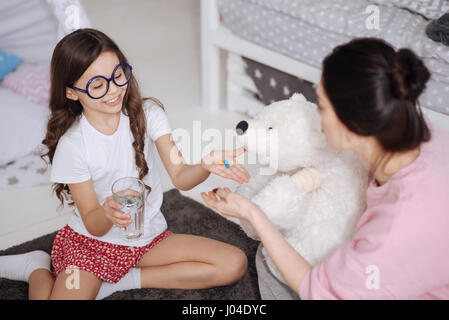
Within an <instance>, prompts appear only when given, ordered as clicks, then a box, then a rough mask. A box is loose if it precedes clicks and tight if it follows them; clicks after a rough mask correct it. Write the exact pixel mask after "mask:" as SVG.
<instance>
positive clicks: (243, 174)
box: [201, 148, 250, 183]
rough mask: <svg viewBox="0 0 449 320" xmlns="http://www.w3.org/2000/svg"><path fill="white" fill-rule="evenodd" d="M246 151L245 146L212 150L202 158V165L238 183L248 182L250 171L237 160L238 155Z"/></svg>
mask: <svg viewBox="0 0 449 320" xmlns="http://www.w3.org/2000/svg"><path fill="white" fill-rule="evenodd" d="M245 151H246V150H245V148H239V149H236V150H218V151H212V152H211V153H209V154H208V155H206V156H205V157H203V159H201V166H202V167H203V168H204V169H205V170H207V171H209V172H211V173H215V174H216V175H219V176H221V177H223V178H228V179H232V180H235V181H237V182H238V183H246V182H248V181H249V178H250V175H249V173H248V171H246V169H245V168H244V167H243V166H242V165H241V164H238V163H237V162H236V160H235V158H236V157H238V156H240V155H241V154H243V153H244V152H245ZM225 162H227V163H228V164H229V168H227V167H226V165H225Z"/></svg>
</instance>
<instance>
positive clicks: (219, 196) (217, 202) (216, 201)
mask: <svg viewBox="0 0 449 320" xmlns="http://www.w3.org/2000/svg"><path fill="white" fill-rule="evenodd" d="M201 196H202V197H203V200H204V201H205V202H206V203H207V205H208V206H210V207H212V208H214V209H216V210H218V211H219V212H220V213H222V214H223V215H225V216H227V217H232V218H238V219H243V220H247V221H250V220H251V214H252V213H253V212H255V210H257V209H258V208H259V207H258V206H257V205H256V204H255V203H253V202H252V201H251V200H249V199H248V198H245V197H244V196H242V195H240V194H238V193H235V192H232V191H231V190H229V189H228V188H224V189H223V188H216V189H214V190H212V191H209V192H208V193H205V192H201Z"/></svg>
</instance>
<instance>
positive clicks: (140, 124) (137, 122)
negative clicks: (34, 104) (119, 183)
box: [41, 29, 163, 205]
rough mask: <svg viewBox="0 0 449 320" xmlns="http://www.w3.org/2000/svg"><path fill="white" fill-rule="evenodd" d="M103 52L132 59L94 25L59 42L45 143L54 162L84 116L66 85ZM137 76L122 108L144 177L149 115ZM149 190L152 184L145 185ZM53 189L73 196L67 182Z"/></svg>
mask: <svg viewBox="0 0 449 320" xmlns="http://www.w3.org/2000/svg"><path fill="white" fill-rule="evenodd" d="M103 52H113V53H115V54H116V55H117V57H118V59H119V61H120V62H128V61H127V59H126V57H125V56H124V55H123V53H122V52H121V50H120V49H119V48H118V46H117V45H116V44H115V43H114V41H113V40H111V39H110V38H109V37H108V36H107V35H105V34H104V33H102V32H100V31H98V30H94V29H79V30H76V31H74V32H72V33H70V34H69V35H67V36H65V37H64V38H63V39H62V40H61V41H59V43H58V44H57V45H56V47H55V49H54V51H53V56H52V59H51V68H50V78H51V85H50V86H51V89H50V102H49V106H50V117H49V120H48V123H47V133H46V136H45V138H44V140H43V141H42V144H43V145H45V146H47V148H48V152H47V153H45V154H42V155H41V158H42V159H43V160H44V161H45V159H44V157H46V156H47V157H48V158H49V160H50V164H51V163H53V156H54V154H55V150H56V146H57V144H58V141H59V139H60V138H61V137H62V136H63V135H64V133H65V132H66V131H67V130H68V129H69V128H70V126H71V125H72V124H73V123H74V122H75V121H76V120H77V119H78V118H79V117H80V115H81V113H82V111H83V107H82V106H81V103H80V102H79V101H73V100H70V99H67V98H66V87H68V86H70V85H73V84H74V82H76V81H77V80H78V79H79V78H80V77H81V76H82V74H83V73H84V72H85V71H86V69H87V68H88V67H89V66H90V65H91V64H92V62H94V61H95V60H96V59H97V58H98V56H99V55H100V54H101V53H103ZM148 99H149V100H152V101H154V102H155V103H156V104H158V105H159V106H160V107H162V108H163V106H162V104H161V103H160V102H159V101H158V100H157V99H155V98H148ZM144 100H147V99H142V96H141V94H140V89H139V86H138V84H137V81H136V79H135V78H134V76H133V77H131V80H130V81H129V83H128V87H127V89H126V93H125V96H124V98H123V108H122V112H123V113H124V114H125V115H127V116H128V117H129V121H130V127H131V131H132V134H133V137H134V142H133V143H132V146H133V148H134V151H135V155H136V158H135V159H136V166H137V168H138V171H139V178H140V179H143V178H144V177H145V176H146V175H147V173H148V170H149V169H148V165H147V162H146V160H145V155H144V143H145V134H146V117H145V113H144V110H143V101H144ZM145 187H146V189H147V190H148V191H150V190H151V188H150V187H149V186H145ZM53 191H54V192H55V193H56V196H57V197H58V199H59V200H60V201H61V205H64V199H63V195H64V196H65V198H66V200H67V199H68V198H69V195H70V189H69V188H68V186H67V185H66V184H62V183H54V184H53ZM73 204H74V203H73V202H71V203H69V205H73Z"/></svg>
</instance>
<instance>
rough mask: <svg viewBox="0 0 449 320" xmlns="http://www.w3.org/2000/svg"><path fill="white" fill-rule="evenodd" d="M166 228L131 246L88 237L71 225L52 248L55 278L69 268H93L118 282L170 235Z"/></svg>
mask: <svg viewBox="0 0 449 320" xmlns="http://www.w3.org/2000/svg"><path fill="white" fill-rule="evenodd" d="M171 234H172V232H170V231H167V230H165V231H164V232H162V233H161V234H160V235H158V236H157V237H156V238H154V239H153V241H152V242H151V243H150V244H148V245H146V246H143V247H128V246H122V245H118V244H112V243H108V242H104V241H99V240H96V239H92V238H89V237H86V236H84V235H82V234H79V233H77V232H75V231H73V229H72V228H70V227H69V226H68V225H66V226H65V227H64V228H62V229H61V230H59V232H58V233H57V234H56V237H55V240H54V242H53V248H52V250H51V262H52V264H53V268H54V270H53V272H52V275H53V277H54V278H56V277H57V275H58V274H59V273H60V272H61V271H64V270H66V269H79V270H84V271H87V272H90V273H92V274H94V275H95V276H96V277H98V278H100V279H102V280H103V281H108V282H114V283H115V282H118V281H119V280H120V279H121V278H122V277H124V276H125V275H126V274H127V273H128V271H129V269H130V268H132V267H134V266H135V265H137V263H138V262H139V261H140V259H142V257H143V256H144V255H145V253H147V252H148V251H149V250H150V249H151V248H153V247H154V246H155V245H157V244H158V243H159V242H161V241H162V240H164V239H165V238H167V237H168V236H169V235H171Z"/></svg>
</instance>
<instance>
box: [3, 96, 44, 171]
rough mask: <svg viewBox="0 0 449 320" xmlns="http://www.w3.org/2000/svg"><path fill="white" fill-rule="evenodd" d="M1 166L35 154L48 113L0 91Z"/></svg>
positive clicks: (40, 106)
mask: <svg viewBox="0 0 449 320" xmlns="http://www.w3.org/2000/svg"><path fill="white" fill-rule="evenodd" d="M0 101H1V104H0V165H4V164H6V163H8V162H11V161H13V160H17V159H20V158H22V157H24V156H26V155H28V154H30V153H32V152H33V151H36V150H38V148H39V146H40V144H41V142H42V140H43V139H44V138H45V133H46V126H47V121H48V117H49V115H50V109H49V107H48V105H39V104H35V103H33V102H30V101H28V100H27V99H26V98H25V97H23V96H21V95H19V94H16V93H14V92H12V91H11V90H9V89H6V88H1V87H0Z"/></svg>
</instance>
